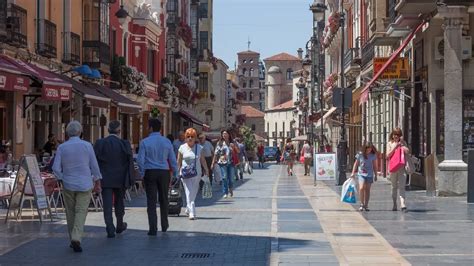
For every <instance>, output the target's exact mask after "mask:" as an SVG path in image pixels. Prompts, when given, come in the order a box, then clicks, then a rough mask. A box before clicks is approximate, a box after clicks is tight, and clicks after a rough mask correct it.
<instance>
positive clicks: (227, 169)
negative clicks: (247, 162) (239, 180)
mask: <svg viewBox="0 0 474 266" xmlns="http://www.w3.org/2000/svg"><path fill="white" fill-rule="evenodd" d="M219 167H220V168H221V177H222V192H223V193H224V194H225V195H227V194H229V189H232V177H233V176H234V171H235V166H233V165H232V164H224V165H219Z"/></svg>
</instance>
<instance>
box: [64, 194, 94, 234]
mask: <svg viewBox="0 0 474 266" xmlns="http://www.w3.org/2000/svg"><path fill="white" fill-rule="evenodd" d="M63 195H64V205H65V207H66V220H67V228H68V231H69V237H70V239H71V241H78V242H81V239H82V234H83V233H84V223H85V222H86V217H87V211H88V209H89V203H90V201H91V191H90V190H89V191H70V190H67V189H64V191H63Z"/></svg>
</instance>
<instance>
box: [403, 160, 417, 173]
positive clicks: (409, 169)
mask: <svg viewBox="0 0 474 266" xmlns="http://www.w3.org/2000/svg"><path fill="white" fill-rule="evenodd" d="M406 161H407V163H406V165H405V170H406V171H407V174H409V175H412V174H413V173H415V163H414V162H413V158H412V157H411V156H407V157H406Z"/></svg>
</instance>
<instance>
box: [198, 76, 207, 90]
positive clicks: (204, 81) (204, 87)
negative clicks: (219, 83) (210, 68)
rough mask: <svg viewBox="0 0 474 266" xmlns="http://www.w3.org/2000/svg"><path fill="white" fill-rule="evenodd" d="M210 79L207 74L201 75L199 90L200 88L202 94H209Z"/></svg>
mask: <svg viewBox="0 0 474 266" xmlns="http://www.w3.org/2000/svg"><path fill="white" fill-rule="evenodd" d="M208 79H209V77H208V74H207V73H206V72H201V73H199V84H198V88H199V91H200V92H204V93H207V92H209V89H208V86H209V81H208Z"/></svg>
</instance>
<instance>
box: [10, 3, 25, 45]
mask: <svg viewBox="0 0 474 266" xmlns="http://www.w3.org/2000/svg"><path fill="white" fill-rule="evenodd" d="M9 11H10V15H9V16H7V17H6V20H5V21H6V26H5V28H6V33H7V35H6V36H7V38H6V41H7V42H8V43H9V44H11V45H13V46H16V47H26V46H28V40H27V38H26V36H27V35H26V34H27V31H26V30H27V29H26V17H27V12H26V9H23V8H21V7H19V6H17V5H15V4H10V10H9Z"/></svg>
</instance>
